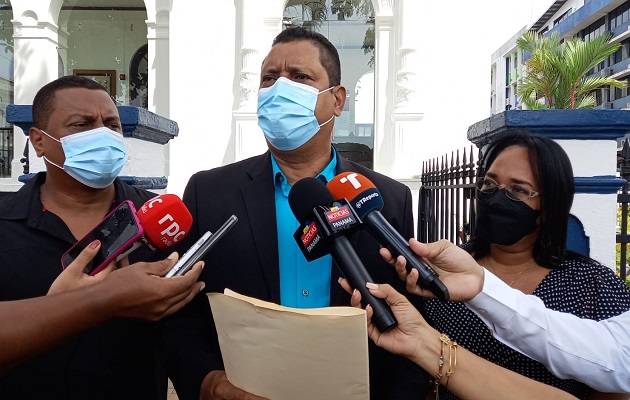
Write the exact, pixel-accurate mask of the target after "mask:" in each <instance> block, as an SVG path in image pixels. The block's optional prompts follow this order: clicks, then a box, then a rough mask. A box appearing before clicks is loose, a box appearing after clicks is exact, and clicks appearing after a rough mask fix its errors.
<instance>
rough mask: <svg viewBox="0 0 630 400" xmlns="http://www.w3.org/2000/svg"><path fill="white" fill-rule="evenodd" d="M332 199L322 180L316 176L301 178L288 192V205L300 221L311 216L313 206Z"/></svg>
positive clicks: (327, 202) (326, 202)
mask: <svg viewBox="0 0 630 400" xmlns="http://www.w3.org/2000/svg"><path fill="white" fill-rule="evenodd" d="M334 200H335V199H334V198H333V196H332V195H331V194H330V192H329V191H328V189H326V185H325V184H324V182H322V181H320V180H319V179H317V178H302V179H300V180H299V181H297V182H296V183H295V185H293V187H292V188H291V191H290V192H289V207H291V211H293V215H295V218H296V219H297V220H298V222H300V223H303V222H305V221H306V220H308V219H309V218H312V214H313V208H315V207H317V206H321V205H324V204H330V203H332V202H333V201H334Z"/></svg>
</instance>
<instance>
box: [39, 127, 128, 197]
mask: <svg viewBox="0 0 630 400" xmlns="http://www.w3.org/2000/svg"><path fill="white" fill-rule="evenodd" d="M40 130H41V129H40ZM42 133H44V134H45V135H46V136H48V137H49V138H51V139H53V140H56V141H57V142H59V143H61V147H62V148H63V152H64V154H65V156H66V161H65V162H64V163H63V167H61V166H59V165H57V164H55V163H54V162H52V161H50V160H49V159H48V158H46V156H44V160H46V161H48V162H49V163H50V164H52V165H54V166H55V167H57V168H60V169H62V170H64V171H66V173H67V174H68V175H70V176H71V177H73V178H74V179H76V180H77V181H79V182H81V183H82V184H84V185H86V186H89V187H91V188H94V189H102V188H105V187H107V186H109V185H111V184H112V182H114V179H116V177H117V176H118V174H119V173H120V170H121V169H122V167H123V166H124V165H125V159H126V157H125V156H126V154H125V145H124V143H123V141H122V135H121V134H120V133H118V132H115V131H113V130H111V129H109V128H106V127H104V126H102V127H100V128H96V129H90V130H89V131H85V132H79V133H74V134H72V135H68V136H64V137H62V138H61V140H59V139H56V138H54V137H52V136H50V135H49V134H48V133H46V132H44V131H43V130H42Z"/></svg>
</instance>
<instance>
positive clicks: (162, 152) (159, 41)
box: [132, 0, 177, 177]
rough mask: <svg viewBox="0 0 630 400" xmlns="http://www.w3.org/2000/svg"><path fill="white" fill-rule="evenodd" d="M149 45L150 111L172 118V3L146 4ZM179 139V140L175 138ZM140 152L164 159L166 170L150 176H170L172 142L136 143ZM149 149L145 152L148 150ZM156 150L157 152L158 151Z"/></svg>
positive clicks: (160, 170) (156, 2)
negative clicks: (170, 40)
mask: <svg viewBox="0 0 630 400" xmlns="http://www.w3.org/2000/svg"><path fill="white" fill-rule="evenodd" d="M146 3H152V4H147V21H146V24H147V45H148V54H147V57H148V60H147V61H148V71H147V72H148V88H147V91H148V93H147V96H148V108H149V111H151V112H154V113H156V114H158V115H161V116H163V117H167V118H170V101H171V91H170V81H169V78H170V68H169V65H170V63H169V61H170V53H169V14H170V11H171V2H170V1H160V0H152V1H147V2H146ZM175 140H177V138H176V139H175ZM132 145H134V146H137V147H139V149H138V150H140V151H144V150H146V151H147V152H149V151H152V153H153V154H156V155H159V156H161V157H162V159H163V160H162V161H163V162H162V163H161V165H163V168H161V169H159V170H153V173H152V174H151V176H167V177H168V176H169V174H170V143H167V144H166V145H164V146H160V148H159V149H156V148H155V144H154V143H133V144H132ZM145 147H146V149H145ZM156 150H157V151H156Z"/></svg>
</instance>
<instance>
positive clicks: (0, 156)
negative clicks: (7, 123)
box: [0, 127, 13, 178]
mask: <svg viewBox="0 0 630 400" xmlns="http://www.w3.org/2000/svg"><path fill="white" fill-rule="evenodd" d="M12 160H13V128H11V127H7V128H0V178H7V177H10V176H11V161H12Z"/></svg>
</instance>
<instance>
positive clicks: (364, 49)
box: [282, 0, 374, 168]
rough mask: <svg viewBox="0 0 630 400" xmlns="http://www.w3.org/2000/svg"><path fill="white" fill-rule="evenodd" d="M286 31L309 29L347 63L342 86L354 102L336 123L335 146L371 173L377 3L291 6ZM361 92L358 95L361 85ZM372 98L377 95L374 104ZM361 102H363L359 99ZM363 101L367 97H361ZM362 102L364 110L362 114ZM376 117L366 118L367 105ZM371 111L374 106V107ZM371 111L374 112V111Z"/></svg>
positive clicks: (292, 0) (296, 1)
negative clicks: (360, 107) (320, 36)
mask: <svg viewBox="0 0 630 400" xmlns="http://www.w3.org/2000/svg"><path fill="white" fill-rule="evenodd" d="M282 20H283V21H282V24H283V28H284V29H286V28H288V27H291V26H303V27H308V28H309V29H312V30H314V31H316V32H319V33H321V34H322V35H324V36H326V37H327V38H328V40H330V41H331V42H332V44H333V45H334V46H335V48H336V49H337V51H338V52H339V58H340V60H341V84H342V85H344V86H345V87H346V89H347V91H348V98H347V99H346V104H345V106H344V109H343V112H342V113H341V116H340V117H339V118H337V119H336V120H335V128H334V131H333V143H335V146H336V147H337V149H338V150H339V152H340V153H341V155H343V156H344V157H346V158H348V159H350V160H353V161H357V162H359V163H361V164H363V165H365V166H367V167H369V168H372V166H373V151H374V134H373V132H374V129H373V127H374V8H373V5H372V0H359V1H353V2H340V1H338V0H289V1H288V2H287V4H286V6H285V9H284V14H283V19H282ZM359 80H361V82H360V87H361V90H360V91H359V90H356V88H357V87H358V85H359ZM368 93H372V94H371V100H370V99H369V95H368ZM358 96H359V97H358ZM361 96H362V97H361ZM357 101H360V103H359V104H361V105H362V106H363V108H362V109H360V110H357V105H359V104H357ZM365 102H371V112H370V114H369V115H366V113H365V110H366V107H365V106H366V103H365ZM368 106H369V105H368ZM368 108H369V107H368Z"/></svg>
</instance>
